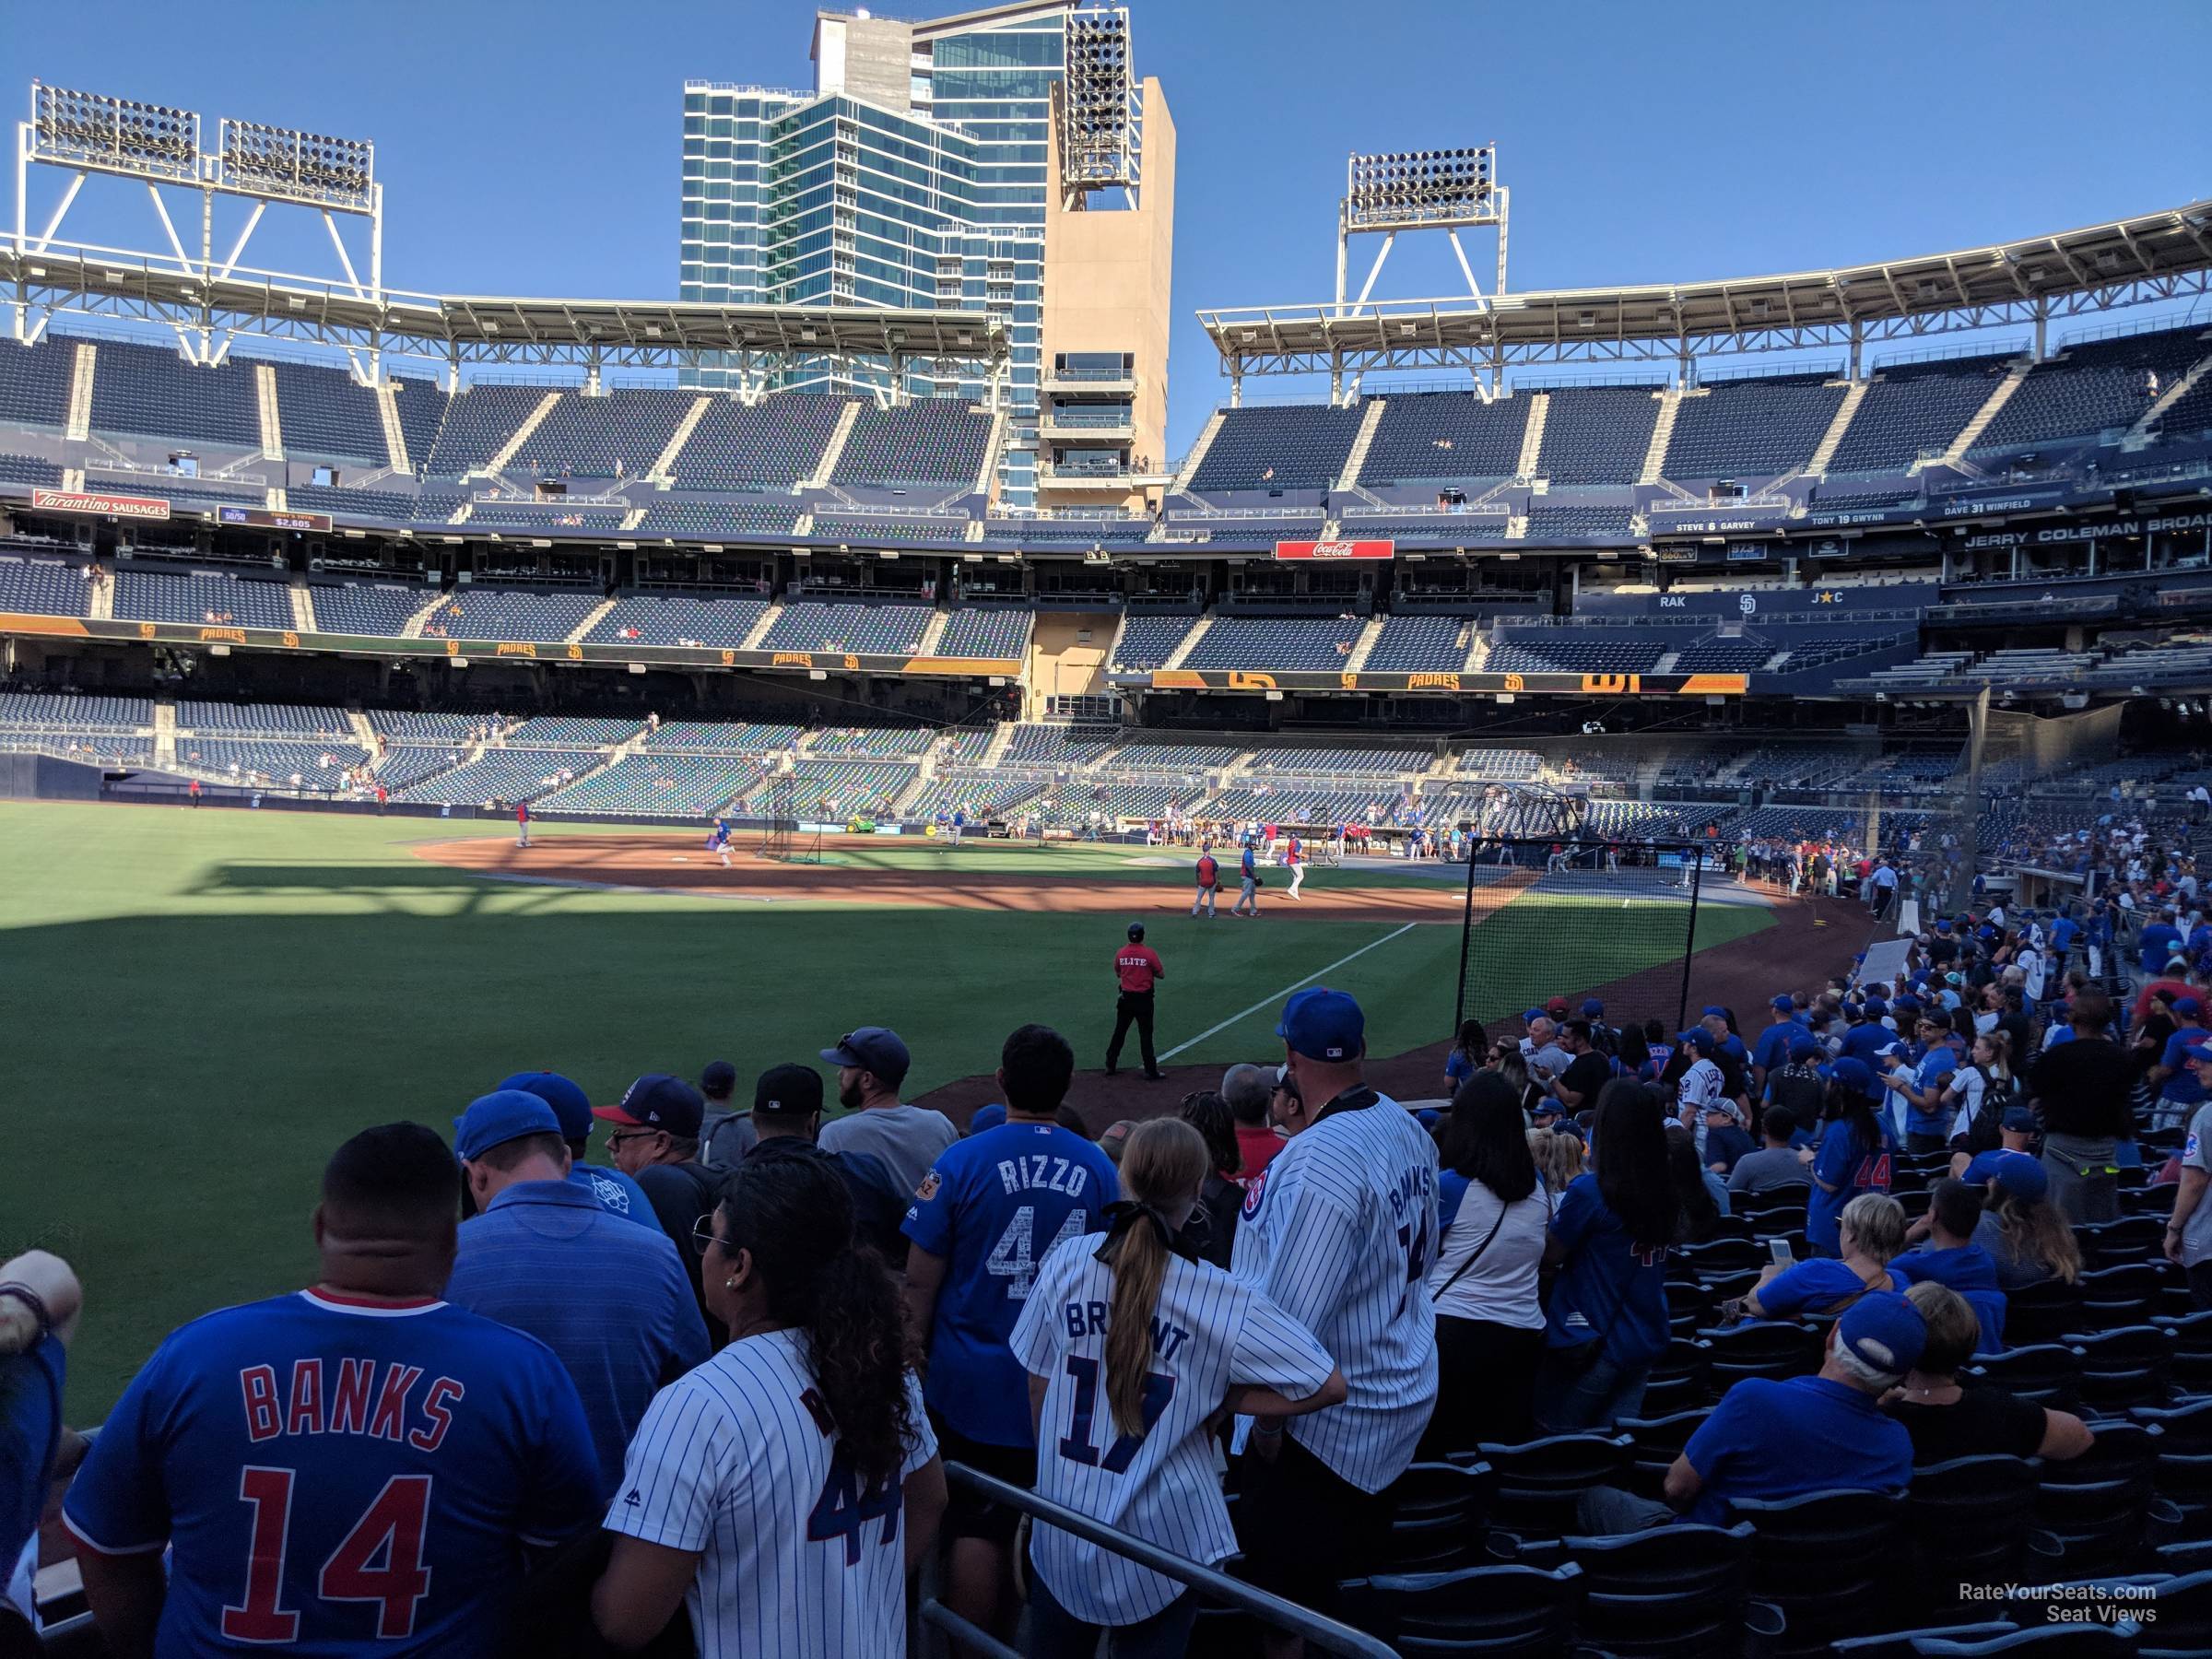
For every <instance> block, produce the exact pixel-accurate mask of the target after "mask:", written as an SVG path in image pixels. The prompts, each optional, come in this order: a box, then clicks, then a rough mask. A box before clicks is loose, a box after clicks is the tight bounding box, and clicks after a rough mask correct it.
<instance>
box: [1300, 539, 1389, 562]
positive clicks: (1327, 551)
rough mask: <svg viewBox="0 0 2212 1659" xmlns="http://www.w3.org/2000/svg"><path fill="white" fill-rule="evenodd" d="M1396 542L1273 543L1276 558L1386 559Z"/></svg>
mask: <svg viewBox="0 0 2212 1659" xmlns="http://www.w3.org/2000/svg"><path fill="white" fill-rule="evenodd" d="M1397 545H1398V544H1397V543H1395V542H1389V541H1310V542H1287V541H1278V542H1277V543H1276V544H1275V556H1276V557H1277V559H1388V558H1389V557H1390V556H1391V554H1392V553H1393V552H1394V550H1395V549H1396V547H1397Z"/></svg>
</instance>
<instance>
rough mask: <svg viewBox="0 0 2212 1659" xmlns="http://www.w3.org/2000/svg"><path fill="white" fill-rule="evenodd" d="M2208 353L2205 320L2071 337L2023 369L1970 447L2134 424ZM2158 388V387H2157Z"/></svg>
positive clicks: (1985, 448) (2007, 445)
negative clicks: (2105, 336)
mask: <svg viewBox="0 0 2212 1659" xmlns="http://www.w3.org/2000/svg"><path fill="white" fill-rule="evenodd" d="M2208 354H2212V342H2208V341H2206V338H2205V332H2204V330H2203V329H2202V328H2175V329H2163V330H2159V331H2157V332H2154V333H2149V334H2136V335H2122V336H2120V337H2119V338H2118V339H2112V340H2092V341H2088V342H2087V343H2085V344H2081V345H2075V344H2072V343H2068V344H2067V345H2066V346H2065V347H2062V348H2061V350H2060V352H2059V354H2058V355H2057V356H2056V357H2054V358H2053V359H2049V360H2048V361H2045V362H2042V363H2039V364H2038V365H2037V366H2036V367H2035V368H2033V369H2030V371H2028V377H2027V379H2025V380H2024V381H2022V382H2020V387H2019V390H2018V391H2017V392H2015V393H2014V394H2012V396H2011V397H2010V398H2009V399H2008V400H2006V405H2005V406H2004V407H2003V408H2002V409H1999V410H1998V411H1997V413H1996V418H1994V419H1993V420H1992V421H1991V422H1990V423H1989V425H1988V426H1987V427H1986V428H1984V429H1983V432H1982V435H1981V437H1980V438H1978V439H1976V440H1975V441H1974V445H1973V447H1972V449H1971V450H1969V451H1968V452H1967V453H1969V454H1970V455H1980V454H1983V453H1989V452H1991V451H1994V450H2004V449H2012V448H2017V447H2018V446H2019V445H2022V444H2030V443H2048V442H2051V441H2053V440H2056V439H2061V438H2084V437H2094V436H2096V435H2097V434H2099V433H2101V432H2110V431H2114V430H2122V429H2126V428H2128V427H2130V426H2133V425H2134V424H2135V423H2136V420H2137V419H2139V418H2141V417H2142V415H2143V413H2144V411H2145V410H2147V409H2148V408H2149V407H2150V406H2151V405H2152V404H2153V403H2154V402H2156V401H2157V398H2158V395H2159V392H2162V391H2163V390H2165V389H2166V388H2167V387H2170V386H2171V385H2172V384H2173V382H2175V381H2176V380H2177V379H2179V378H2180V377H2181V376H2182V375H2183V374H2185V373H2187V372H2188V371H2189V368H2190V366H2191V365H2192V364H2193V363H2195V362H2197V361H2198V360H2199V359H2203V358H2204V357H2206V355H2208ZM2154 388H2155V389H2154Z"/></svg>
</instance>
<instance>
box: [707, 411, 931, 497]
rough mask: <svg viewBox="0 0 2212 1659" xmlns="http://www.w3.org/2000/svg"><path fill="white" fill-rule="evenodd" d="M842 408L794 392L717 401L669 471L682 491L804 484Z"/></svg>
mask: <svg viewBox="0 0 2212 1659" xmlns="http://www.w3.org/2000/svg"><path fill="white" fill-rule="evenodd" d="M845 403H846V400H845V399H844V398H841V397H826V396H823V395H821V394H818V393H806V392H792V393H784V394H781V395H778V396H775V397H765V398H762V399H761V400H760V401H759V403H757V404H754V405H753V406H750V407H749V408H748V407H747V406H746V405H744V404H741V403H739V402H738V401H737V400H736V399H735V398H734V397H717V398H715V399H714V401H713V402H712V403H710V404H709V405H708V406H707V412H706V413H705V414H704V415H701V416H700V418H699V424H698V425H697V426H695V427H693V428H692V429H691V435H690V436H689V437H688V438H687V439H685V440H684V447H683V448H682V449H680V450H678V451H677V455H676V462H675V465H674V466H673V467H672V468H671V470H672V471H673V472H674V473H675V475H676V481H677V483H678V484H679V485H681V486H682V487H683V488H686V489H718V488H751V487H757V486H766V487H770V488H773V487H777V486H782V487H783V488H789V487H790V486H792V485H794V484H798V483H802V482H804V481H805V480H806V479H807V478H811V477H813V476H814V470H815V468H816V467H818V466H819V465H821V464H822V454H823V452H824V451H826V450H827V449H829V447H830V437H831V436H832V434H834V433H835V432H836V430H837V422H838V417H839V416H841V414H842V413H843V412H844V407H845ZM974 476H975V475H974V474H972V473H971V474H970V475H969V477H971V478H972V477H974Z"/></svg>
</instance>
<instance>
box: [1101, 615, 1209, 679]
mask: <svg viewBox="0 0 2212 1659" xmlns="http://www.w3.org/2000/svg"><path fill="white" fill-rule="evenodd" d="M1197 625H1198V618H1196V617H1183V616H1158V615H1151V614H1138V615H1133V616H1130V617H1128V618H1124V621H1123V623H1122V631H1121V637H1120V638H1119V640H1117V641H1115V644H1114V646H1113V660H1112V664H1111V665H1110V666H1112V667H1115V668H1121V669H1126V670H1129V671H1131V672H1141V671H1143V670H1145V669H1148V668H1157V667H1159V665H1161V664H1162V663H1165V662H1166V661H1167V660H1168V659H1169V658H1170V657H1171V656H1173V655H1174V654H1175V648H1176V647H1177V646H1178V645H1180V644H1182V641H1183V639H1184V637H1185V636H1186V635H1188V634H1189V633H1190V631H1191V629H1194V628H1195V627H1196V626H1197Z"/></svg>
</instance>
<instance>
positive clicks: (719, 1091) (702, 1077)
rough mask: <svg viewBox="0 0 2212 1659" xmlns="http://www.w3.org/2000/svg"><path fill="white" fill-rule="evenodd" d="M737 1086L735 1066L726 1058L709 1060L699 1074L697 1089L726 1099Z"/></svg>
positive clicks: (716, 1097)
mask: <svg viewBox="0 0 2212 1659" xmlns="http://www.w3.org/2000/svg"><path fill="white" fill-rule="evenodd" d="M736 1087H737V1068H736V1067H735V1066H734V1065H731V1064H730V1063H729V1062H728V1061H727V1060H710V1061H708V1062H707V1069H706V1070H704V1071H702V1072H700V1074H699V1091H700V1093H701V1094H706V1095H712V1096H713V1097H714V1098H715V1099H716V1100H728V1099H729V1098H730V1093H731V1091H732V1090H733V1089H735V1088H736Z"/></svg>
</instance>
